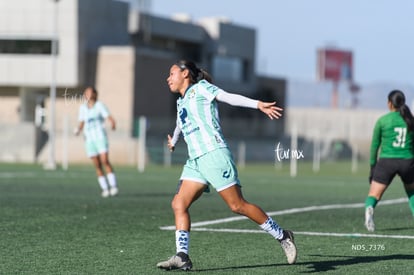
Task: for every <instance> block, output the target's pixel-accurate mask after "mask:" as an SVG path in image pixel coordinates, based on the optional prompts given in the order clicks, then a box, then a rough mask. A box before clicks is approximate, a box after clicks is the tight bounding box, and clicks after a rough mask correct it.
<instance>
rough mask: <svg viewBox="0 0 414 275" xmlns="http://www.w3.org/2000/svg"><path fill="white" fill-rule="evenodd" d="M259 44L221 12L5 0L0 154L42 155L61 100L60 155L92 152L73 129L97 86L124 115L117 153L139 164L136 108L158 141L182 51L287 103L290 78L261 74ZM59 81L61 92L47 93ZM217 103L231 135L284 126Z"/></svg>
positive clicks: (101, 1) (235, 86) (0, 32)
mask: <svg viewBox="0 0 414 275" xmlns="http://www.w3.org/2000/svg"><path fill="white" fill-rule="evenodd" d="M54 42H56V43H54ZM54 45H56V47H55V48H54ZM255 51H256V31H255V30H254V29H252V28H249V27H245V26H239V25H235V24H233V23H232V22H231V21H229V20H228V19H225V18H206V19H202V20H200V21H198V22H193V21H192V20H191V18H189V17H188V16H185V15H181V16H175V17H173V18H161V17H157V16H154V15H151V14H150V13H144V12H141V11H139V10H130V9H129V6H128V4H126V3H124V2H119V1H113V0H60V1H53V0H19V1H2V2H1V3H0V102H1V108H0V124H1V125H2V129H3V134H2V135H1V137H0V144H1V146H2V147H3V148H6V149H4V150H2V151H1V152H0V160H2V161H44V160H45V159H46V158H47V156H46V153H45V151H46V148H47V146H48V142H47V141H48V135H47V133H48V130H49V129H50V127H51V125H50V122H51V121H52V120H51V118H50V114H51V106H56V107H55V110H56V111H55V116H54V117H55V123H54V124H55V125H56V126H55V127H56V135H55V141H56V158H57V160H58V161H59V162H60V161H62V159H65V158H68V159H69V161H70V162H81V161H82V162H83V161H88V160H87V158H86V155H85V153H84V150H83V140H82V139H81V138H79V137H77V138H75V137H73V136H72V135H71V129H73V127H75V126H76V125H77V112H78V108H79V105H80V104H81V103H82V97H81V94H82V91H83V89H84V87H85V86H87V85H94V86H96V87H97V89H98V92H99V99H100V100H102V101H103V102H104V103H105V104H106V105H107V106H108V107H109V109H110V111H111V112H112V113H113V115H114V117H115V119H116V120H117V122H118V129H117V131H116V132H113V133H110V141H111V158H112V159H113V161H114V162H118V163H127V164H133V163H134V162H135V161H136V160H135V158H136V148H135V147H136V136H137V134H138V130H137V121H138V118H139V117H141V116H145V117H147V119H148V129H147V130H148V140H147V141H148V144H150V145H151V144H153V145H154V146H162V144H160V142H162V140H163V139H165V136H166V134H167V133H170V132H171V131H172V130H173V128H174V126H175V116H176V115H175V110H176V109H175V100H176V97H175V96H174V95H173V94H171V93H170V92H169V90H168V87H167V85H166V78H167V76H168V72H169V68H170V66H171V64H173V63H174V62H176V61H177V60H179V59H190V60H193V61H195V62H196V63H197V64H198V65H199V66H200V67H202V68H205V69H206V70H207V71H209V72H210V73H211V75H212V76H213V79H214V83H215V84H217V85H218V86H220V87H222V88H223V89H225V90H228V91H230V92H237V93H240V94H245V95H248V96H252V97H255V98H258V99H262V100H273V99H276V100H277V101H278V105H281V106H283V105H284V102H285V86H286V85H285V80H283V79H277V78H271V77H261V76H258V75H256V73H255V71H254V68H255V62H256V61H255ZM53 53H56V55H54V54H53ZM54 87H56V101H51V100H50V94H51V92H50V91H51V90H54ZM220 108H221V110H220V112H221V117H222V123H223V127H224V130H225V133H226V135H227V136H228V137H229V138H230V139H232V138H234V139H240V138H247V139H248V138H258V137H260V138H270V139H276V138H277V137H278V136H281V135H282V134H283V132H284V129H283V120H279V121H270V120H267V119H266V117H265V116H263V115H260V114H259V113H258V112H257V111H254V110H246V109H243V110H240V109H238V108H233V107H231V106H225V104H222V106H221V107H220ZM246 126H248V127H247V128H248V129H246ZM270 153H272V152H270ZM149 157H150V156H149Z"/></svg>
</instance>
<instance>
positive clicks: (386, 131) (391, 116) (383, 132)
mask: <svg viewBox="0 0 414 275" xmlns="http://www.w3.org/2000/svg"><path fill="white" fill-rule="evenodd" d="M413 136H414V134H413V132H412V131H409V130H408V129H407V124H406V123H405V121H404V119H403V118H402V116H401V115H400V113H399V112H398V111H397V112H390V113H388V114H386V115H383V116H382V117H380V118H379V119H378V120H377V122H376V124H375V127H374V133H373V136H372V143H371V154H370V164H371V165H375V164H376V162H377V159H378V154H379V157H380V158H400V159H411V158H414V151H413V150H414V148H413Z"/></svg>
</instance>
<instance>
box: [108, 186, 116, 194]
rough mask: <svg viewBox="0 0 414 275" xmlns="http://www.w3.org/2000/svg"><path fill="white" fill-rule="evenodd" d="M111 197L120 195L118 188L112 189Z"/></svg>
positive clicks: (110, 191) (110, 190)
mask: <svg viewBox="0 0 414 275" xmlns="http://www.w3.org/2000/svg"><path fill="white" fill-rule="evenodd" d="M109 195H111V196H116V195H118V188H116V187H112V188H111V189H109Z"/></svg>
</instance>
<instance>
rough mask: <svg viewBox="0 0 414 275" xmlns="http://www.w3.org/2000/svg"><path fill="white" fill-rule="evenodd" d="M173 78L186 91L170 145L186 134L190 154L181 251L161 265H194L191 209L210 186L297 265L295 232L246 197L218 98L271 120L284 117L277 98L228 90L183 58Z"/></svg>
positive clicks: (183, 181) (180, 193)
mask: <svg viewBox="0 0 414 275" xmlns="http://www.w3.org/2000/svg"><path fill="white" fill-rule="evenodd" d="M167 82H168V86H169V88H170V90H171V92H173V93H178V94H179V95H180V97H179V98H178V99H177V126H178V127H177V128H176V129H175V131H174V135H173V137H171V136H170V135H168V137H167V138H168V147H169V149H170V150H171V151H173V149H174V146H175V144H176V142H177V140H178V135H179V134H180V133H181V134H182V135H183V137H184V140H185V142H186V143H187V148H188V154H189V158H188V160H187V162H186V164H185V165H184V168H183V171H182V174H181V177H180V183H179V185H178V188H177V192H176V194H175V196H174V198H173V200H172V203H171V206H172V209H173V212H174V216H175V226H176V232H175V237H176V255H174V256H172V257H171V258H170V259H169V260H167V261H164V262H160V263H158V264H157V266H158V267H159V268H161V269H167V270H171V269H182V270H190V269H191V268H192V262H191V260H190V258H189V243H190V226H191V222H190V214H189V208H190V206H191V204H192V203H193V202H194V201H196V200H197V199H198V198H199V197H200V196H201V194H202V193H203V192H204V191H205V190H206V188H208V185H209V184H211V185H212V186H213V187H214V188H215V189H216V190H217V192H218V193H219V194H220V196H221V197H222V199H223V200H224V201H225V202H226V204H227V205H228V206H229V208H230V209H231V210H232V211H233V212H234V213H237V214H240V215H244V216H246V217H248V218H250V219H251V220H252V221H254V222H256V223H257V224H258V225H260V227H261V228H262V229H263V230H264V231H266V232H268V233H269V234H270V235H272V236H273V237H274V238H275V239H277V240H278V241H279V242H280V244H281V246H282V248H283V251H284V252H285V254H286V257H287V261H288V263H289V264H293V263H294V262H295V261H296V246H295V243H294V239H293V233H292V232H291V231H289V230H283V229H282V228H281V227H280V226H279V225H278V224H277V223H276V222H275V221H274V220H273V219H272V218H271V217H269V216H268V215H267V214H266V213H265V212H264V211H263V210H262V209H261V208H260V207H258V206H256V205H254V204H251V203H249V202H247V201H246V200H245V199H244V198H243V195H242V192H241V188H240V182H239V179H238V175H237V169H236V165H235V163H234V161H233V157H232V155H231V152H230V150H229V148H228V146H227V143H226V141H225V139H224V137H223V133H222V130H221V127H220V123H219V117H218V109H217V101H220V102H226V103H228V104H231V105H234V106H242V107H247V108H253V109H259V110H260V111H262V112H263V113H265V114H266V115H267V116H268V117H269V118H270V119H274V118H276V119H277V118H279V117H280V116H281V113H280V112H281V111H282V109H281V108H279V107H277V106H276V105H275V104H276V103H275V102H262V101H258V100H252V99H250V98H247V97H244V96H241V95H237V94H232V93H228V92H225V91H224V90H222V89H220V88H218V87H216V86H215V85H213V84H211V83H210V82H208V81H206V75H205V74H204V72H203V71H202V70H201V69H199V68H198V67H197V66H196V65H195V64H194V63H193V62H190V61H180V62H178V63H176V64H174V65H172V66H171V68H170V74H169V77H168V78H167Z"/></svg>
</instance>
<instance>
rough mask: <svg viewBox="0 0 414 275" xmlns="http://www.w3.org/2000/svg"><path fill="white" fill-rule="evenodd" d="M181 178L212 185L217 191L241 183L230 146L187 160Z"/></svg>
mask: <svg viewBox="0 0 414 275" xmlns="http://www.w3.org/2000/svg"><path fill="white" fill-rule="evenodd" d="M180 180H181V181H182V180H191V181H195V182H199V183H203V184H206V185H211V186H213V187H214V189H216V190H217V192H220V191H222V190H224V189H226V188H228V187H230V186H233V185H235V184H238V185H240V181H239V178H238V174H237V168H236V165H235V163H234V160H233V157H232V155H231V152H230V150H229V149H228V148H220V149H217V150H214V151H211V152H209V153H207V154H205V155H202V156H201V157H198V158H195V159H189V160H187V162H186V164H185V165H184V169H183V172H182V173H181V177H180Z"/></svg>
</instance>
